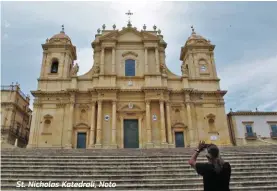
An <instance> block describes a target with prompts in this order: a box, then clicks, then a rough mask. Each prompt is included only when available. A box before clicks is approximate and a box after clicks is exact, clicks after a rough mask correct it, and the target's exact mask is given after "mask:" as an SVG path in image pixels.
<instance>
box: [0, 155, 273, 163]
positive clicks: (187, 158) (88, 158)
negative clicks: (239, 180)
mask: <svg viewBox="0 0 277 191" xmlns="http://www.w3.org/2000/svg"><path fill="white" fill-rule="evenodd" d="M190 158H191V156H189V157H183V156H178V157H177V156H176V157H152V158H151V157H147V158H146V157H144V158H138V157H136V158H128V157H125V158H124V157H123V158H118V157H114V158H112V157H111V158H107V157H105V158H98V157H85V156H82V157H77V158H75V157H63V158H61V157H58V158H51V157H26V158H24V157H22V158H20V157H19V158H15V157H13V156H9V157H6V158H5V157H3V156H1V161H11V160H12V161H22V160H23V161H32V160H37V161H44V160H46V161H86V160H90V161H92V160H93V161H101V162H135V161H137V162H139V161H179V160H181V161H188V160H189V159H190ZM222 158H223V159H224V160H225V161H231V160H250V161H253V160H276V159H277V154H276V155H274V156H264V157H257V156H241V157H222ZM197 159H198V160H204V161H207V159H206V157H204V156H200V157H198V158H197Z"/></svg>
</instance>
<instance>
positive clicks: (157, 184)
mask: <svg viewBox="0 0 277 191" xmlns="http://www.w3.org/2000/svg"><path fill="white" fill-rule="evenodd" d="M20 181H24V182H25V183H26V184H28V180H26V179H24V180H20ZM30 181H33V180H30ZM37 181H38V180H37ZM41 181H43V182H48V181H49V179H47V180H46V179H44V180H41ZM54 181H55V180H54ZM54 181H52V182H54ZM81 181H82V180H75V182H81ZM57 182H58V183H60V184H62V182H60V181H57ZM68 182H70V181H68ZM95 183H96V185H98V184H99V183H97V182H95ZM15 185H16V181H11V182H9V183H2V184H1V187H2V188H3V189H5V188H14V187H15ZM253 185H255V186H271V187H275V188H277V182H276V181H270V180H269V181H267V180H260V181H249V180H247V181H238V182H230V188H231V190H233V189H232V188H233V187H253ZM168 188H179V189H183V188H191V189H193V188H203V183H202V182H197V183H185V182H182V183H176V181H175V183H165V182H164V181H163V182H162V183H161V181H160V180H157V182H155V183H143V182H141V183H140V182H134V183H133V184H128V183H124V184H116V187H114V188H108V190H118V189H119V190H121V189H125V190H133V189H151V190H160V189H168ZM59 189H61V188H59ZM62 189H64V188H62ZM83 189H84V188H82V190H83ZM89 189H91V188H89ZM101 189H103V188H101ZM51 190H52V188H51Z"/></svg>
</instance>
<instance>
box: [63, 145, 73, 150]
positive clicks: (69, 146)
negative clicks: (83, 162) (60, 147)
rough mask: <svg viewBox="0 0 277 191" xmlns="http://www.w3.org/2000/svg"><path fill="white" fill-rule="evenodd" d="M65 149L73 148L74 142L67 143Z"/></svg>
mask: <svg viewBox="0 0 277 191" xmlns="http://www.w3.org/2000/svg"><path fill="white" fill-rule="evenodd" d="M64 148H65V149H72V144H68V145H65V147H64Z"/></svg>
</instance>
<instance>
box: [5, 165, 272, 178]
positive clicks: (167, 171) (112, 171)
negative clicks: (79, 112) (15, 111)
mask: <svg viewBox="0 0 277 191" xmlns="http://www.w3.org/2000/svg"><path fill="white" fill-rule="evenodd" d="M15 170H16V171H15ZM252 171H253V172H257V171H260V172H265V171H266V172H271V173H272V172H275V173H276V172H277V167H271V168H270V169H269V168H264V167H257V168H252V167H247V168H233V169H232V172H248V173H250V174H251V173H252ZM1 172H2V173H11V172H12V173H13V172H16V173H18V174H20V173H35V172H41V173H44V172H66V173H69V172H71V173H80V174H82V173H88V172H89V173H93V174H96V175H107V174H108V175H109V174H114V175H118V176H121V175H123V174H127V175H133V174H153V173H154V174H161V173H162V174H169V175H170V174H176V173H184V174H186V173H195V170H194V169H192V168H191V169H178V168H177V169H160V168H157V169H132V170H130V169H101V170H95V169H89V168H86V169H83V168H52V169H51V168H50V169H49V168H44V169H43V168H33V169H32V168H18V169H14V168H8V169H7V168H5V169H4V168H2V169H1Z"/></svg>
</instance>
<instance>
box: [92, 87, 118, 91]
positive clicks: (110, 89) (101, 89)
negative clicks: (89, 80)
mask: <svg viewBox="0 0 277 191" xmlns="http://www.w3.org/2000/svg"><path fill="white" fill-rule="evenodd" d="M93 89H94V90H95V91H97V92H102V91H119V90H120V88H119V87H100V86H98V87H94V88H93Z"/></svg>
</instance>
